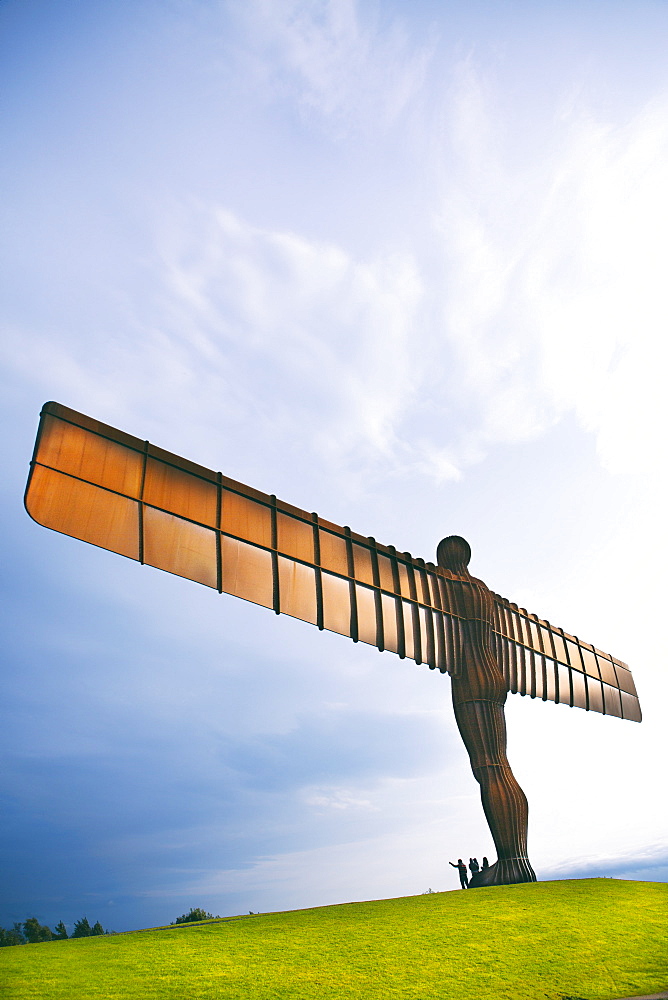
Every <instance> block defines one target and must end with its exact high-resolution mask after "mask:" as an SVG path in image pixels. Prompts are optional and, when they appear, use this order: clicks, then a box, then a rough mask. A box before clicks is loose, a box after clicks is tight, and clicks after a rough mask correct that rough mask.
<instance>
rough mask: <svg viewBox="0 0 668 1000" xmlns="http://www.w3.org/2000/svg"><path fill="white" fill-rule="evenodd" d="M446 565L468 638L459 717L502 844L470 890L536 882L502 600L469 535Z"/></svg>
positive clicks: (456, 539)
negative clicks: (499, 654)
mask: <svg viewBox="0 0 668 1000" xmlns="http://www.w3.org/2000/svg"><path fill="white" fill-rule="evenodd" d="M437 559H438V564H439V566H442V567H443V568H444V569H446V570H449V574H448V576H449V577H450V579H451V580H452V585H453V589H454V591H455V597H456V600H457V602H458V609H457V613H458V614H459V615H460V616H461V620H460V623H459V624H460V629H461V633H460V635H461V641H460V642H459V643H457V642H455V643H454V646H455V650H456V652H455V662H453V663H452V666H448V671H449V673H450V675H451V677H452V703H453V706H454V710H455V719H456V721H457V726H458V728H459V732H460V733H461V737H462V739H463V740H464V745H465V746H466V749H467V751H468V755H469V758H470V761H471V769H472V771H473V775H474V777H475V779H476V781H477V782H478V784H479V785H480V796H481V799H482V807H483V809H484V812H485V817H486V819H487V822H488V824H489V828H490V830H491V833H492V838H493V840H494V844H495V846H496V850H497V855H498V860H497V861H496V863H495V864H493V865H490V866H489V867H488V868H485V870H484V871H480V872H476V874H475V875H473V876H472V877H471V879H470V881H469V888H474V887H476V886H483V885H512V884H513V883H516V882H535V881H536V875H535V872H534V870H533V868H532V867H531V864H530V862H529V858H528V856H527V825H528V817H529V806H528V803H527V800H526V796H525V794H524V792H523V791H522V789H521V788H520V786H519V785H518V783H517V781H516V779H515V776H514V775H513V772H512V771H511V769H510V764H509V763H508V758H507V757H506V719H505V711H504V705H505V701H506V697H507V694H508V692H507V688H506V682H505V680H504V678H503V674H502V673H501V670H500V669H499V665H498V663H497V662H496V657H495V655H494V652H493V650H492V627H493V620H494V619H493V614H494V598H493V596H492V594H491V592H490V590H489V588H488V587H487V586H486V585H485V584H484V583H483V582H482V580H477V579H476V578H475V577H472V576H471V574H470V573H469V571H468V564H469V561H470V559H471V548H470V546H469V544H468V542H467V541H466V539H464V538H461V537H460V536H459V535H450V536H449V537H448V538H444V539H443V541H442V542H440V544H439V546H438V551H437Z"/></svg>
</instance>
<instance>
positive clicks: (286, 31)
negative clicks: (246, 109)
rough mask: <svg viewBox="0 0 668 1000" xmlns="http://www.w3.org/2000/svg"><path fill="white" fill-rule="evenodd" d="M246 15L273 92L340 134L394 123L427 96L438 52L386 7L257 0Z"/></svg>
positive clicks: (347, 1) (338, 0)
mask: <svg viewBox="0 0 668 1000" xmlns="http://www.w3.org/2000/svg"><path fill="white" fill-rule="evenodd" d="M242 19H243V21H244V22H245V23H246V25H247V29H246V30H247V41H248V44H249V46H250V47H251V49H252V50H254V51H255V52H256V54H257V59H258V62H256V70H257V72H258V73H261V75H265V74H267V75H268V76H269V79H268V81H267V83H268V84H269V86H267V91H271V90H272V89H273V90H274V91H275V92H276V93H277V94H279V95H281V96H286V93H287V94H289V95H290V97H291V98H292V99H294V100H296V103H297V106H298V107H300V108H301V111H302V114H304V115H305V116H307V117H309V118H310V119H315V120H316V121H318V122H319V123H320V124H321V126H322V127H323V128H325V129H326V130H327V131H328V132H330V133H334V134H337V133H346V132H348V131H349V130H353V131H355V132H357V131H360V130H363V131H367V130H368V129H369V128H373V130H374V131H377V130H379V129H380V130H383V129H385V128H388V127H389V126H391V125H392V124H394V123H395V122H396V120H397V119H398V118H399V116H401V115H402V114H403V113H404V112H405V111H406V109H407V108H408V106H409V105H410V104H411V102H412V101H414V100H415V98H416V97H417V95H419V93H420V90H421V88H422V86H423V83H424V78H425V72H426V69H427V66H428V63H429V60H430V58H431V55H432V51H433V50H432V47H431V46H430V45H429V44H428V43H427V44H425V45H423V46H422V47H421V48H420V47H416V46H415V44H414V43H412V44H411V43H410V42H409V39H408V38H407V36H406V32H405V28H404V27H403V23H402V20H400V19H399V18H396V19H393V20H390V19H388V18H387V17H385V20H384V22H383V11H382V9H381V8H380V7H379V8H376V10H375V11H373V10H372V9H370V8H369V7H368V5H364V4H360V3H358V2H356V0H317V2H316V3H312V2H305V0H287V2H284V3H280V4H276V3H272V2H271V0H253V2H250V3H247V4H245V5H244V8H243V14H242ZM260 66H261V67H262V69H260Z"/></svg>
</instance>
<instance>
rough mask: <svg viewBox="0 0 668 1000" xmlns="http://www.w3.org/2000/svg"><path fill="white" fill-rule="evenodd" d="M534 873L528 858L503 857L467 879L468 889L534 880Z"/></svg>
mask: <svg viewBox="0 0 668 1000" xmlns="http://www.w3.org/2000/svg"><path fill="white" fill-rule="evenodd" d="M536 881H537V879H536V873H535V872H534V870H533V868H532V867H531V865H530V864H529V859H528V858H504V859H503V860H501V861H497V862H496V864H494V865H490V866H489V868H483V869H481V870H480V871H479V872H476V873H475V875H471V878H470V879H469V889H479V888H480V887H481V886H485V885H516V884H518V883H520V882H536Z"/></svg>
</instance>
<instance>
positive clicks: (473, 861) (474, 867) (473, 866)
mask: <svg viewBox="0 0 668 1000" xmlns="http://www.w3.org/2000/svg"><path fill="white" fill-rule="evenodd" d="M469 870H470V872H471V875H477V874H478V872H479V871H480V865H479V864H478V859H477V858H469Z"/></svg>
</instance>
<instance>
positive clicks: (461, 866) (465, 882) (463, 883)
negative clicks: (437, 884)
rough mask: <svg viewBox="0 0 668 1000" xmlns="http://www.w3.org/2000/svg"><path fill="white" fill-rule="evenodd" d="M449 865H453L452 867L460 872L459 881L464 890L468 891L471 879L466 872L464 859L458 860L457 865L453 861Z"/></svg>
mask: <svg viewBox="0 0 668 1000" xmlns="http://www.w3.org/2000/svg"><path fill="white" fill-rule="evenodd" d="M448 864H449V865H452V867H453V868H456V869H457V871H458V872H459V881H460V883H461V886H462V889H468V887H469V879H468V874H467V871H466V865H465V864H464V862H463V861H462V859H461V858H458V860H457V864H455V863H454V862H453V861H448Z"/></svg>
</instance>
